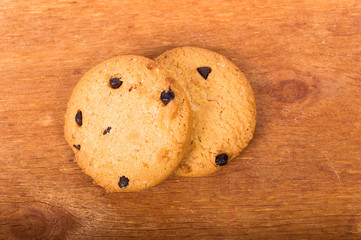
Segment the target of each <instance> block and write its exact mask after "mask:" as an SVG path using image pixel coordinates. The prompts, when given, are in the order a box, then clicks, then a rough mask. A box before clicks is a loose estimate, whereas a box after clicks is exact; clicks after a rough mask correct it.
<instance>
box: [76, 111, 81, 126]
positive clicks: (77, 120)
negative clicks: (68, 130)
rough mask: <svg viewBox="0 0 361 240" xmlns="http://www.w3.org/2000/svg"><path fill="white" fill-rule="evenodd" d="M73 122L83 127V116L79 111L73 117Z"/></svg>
mask: <svg viewBox="0 0 361 240" xmlns="http://www.w3.org/2000/svg"><path fill="white" fill-rule="evenodd" d="M75 122H76V123H77V124H78V125H79V126H81V125H83V114H82V113H81V111H78V112H77V113H76V115H75Z"/></svg>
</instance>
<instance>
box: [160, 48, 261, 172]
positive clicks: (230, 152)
mask: <svg viewBox="0 0 361 240" xmlns="http://www.w3.org/2000/svg"><path fill="white" fill-rule="evenodd" d="M155 60H156V62H158V63H159V64H160V66H163V67H164V68H166V69H167V71H168V72H169V74H170V76H171V77H172V78H174V79H176V80H178V81H179V83H180V84H182V86H183V88H184V90H185V91H186V93H187V95H188V97H189V100H190V103H191V107H192V112H193V133H192V137H191V146H190V149H189V152H188V153H187V154H186V156H185V159H184V160H183V161H182V163H181V165H180V167H179V168H178V169H177V170H176V172H175V173H176V174H178V175H181V176H191V177H197V176H205V175H208V174H211V173H213V172H216V171H217V170H219V169H221V168H222V166H225V165H227V163H229V162H230V161H231V160H232V159H234V158H235V157H236V156H238V155H239V154H240V153H241V151H242V150H243V149H244V148H245V147H246V146H247V145H248V143H249V141H250V140H251V139H252V138H253V132H254V129H255V125H256V104H255V99H254V95H253V92H252V89H251V86H250V84H249V83H248V81H247V79H246V77H245V76H244V74H243V73H242V72H241V71H240V70H239V69H238V67H237V66H236V65H234V64H233V63H232V62H231V61H229V60H228V59H226V58H225V57H224V56H222V55H220V54H218V53H215V52H212V51H209V50H206V49H201V48H195V47H180V48H175V49H172V50H169V51H166V52H165V53H163V54H162V55H160V56H159V57H157V58H156V59H155Z"/></svg>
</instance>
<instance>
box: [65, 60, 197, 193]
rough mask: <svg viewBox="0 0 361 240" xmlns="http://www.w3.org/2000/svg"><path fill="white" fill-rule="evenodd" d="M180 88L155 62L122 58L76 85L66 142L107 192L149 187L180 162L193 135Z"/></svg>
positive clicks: (97, 68) (67, 117) (92, 71)
mask: <svg viewBox="0 0 361 240" xmlns="http://www.w3.org/2000/svg"><path fill="white" fill-rule="evenodd" d="M191 120H192V118H191V109H190V105H189V101H188V99H187V96H186V94H185V92H184V91H183V89H182V87H181V86H180V85H179V83H178V82H177V81H175V80H174V79H172V78H170V77H169V75H168V73H167V72H166V71H165V70H164V69H162V68H161V67H159V66H158V65H157V63H156V62H154V61H153V60H150V59H148V58H145V57H141V56H119V57H115V58H112V59H109V60H107V61H105V62H103V63H100V64H99V65H97V66H95V67H93V68H92V69H90V70H89V71H88V72H87V73H86V74H85V75H84V76H83V77H82V78H81V80H80V81H79V83H78V84H77V85H76V86H75V88H74V90H73V93H72V95H71V98H70V100H69V103H68V108H67V111H66V114H65V127H64V130H65V138H66V140H67V142H68V143H69V145H70V146H71V147H72V149H73V150H74V153H75V156H76V160H77V163H78V164H79V166H80V167H81V168H82V170H83V171H84V172H85V173H86V174H88V175H90V176H91V177H92V178H93V179H94V182H95V183H96V184H98V185H100V186H102V187H104V188H105V189H106V190H107V191H109V192H121V191H124V192H131V191H139V190H142V189H146V188H149V187H151V186H154V185H156V184H158V183H160V182H161V181H162V180H164V179H165V178H166V177H167V176H169V175H170V174H171V173H172V172H173V171H174V170H175V169H176V168H177V167H178V165H179V163H180V161H181V160H182V158H183V156H184V153H185V148H186V147H187V146H188V145H189V140H190V134H191V126H192V124H191Z"/></svg>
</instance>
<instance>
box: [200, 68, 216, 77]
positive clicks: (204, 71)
mask: <svg viewBox="0 0 361 240" xmlns="http://www.w3.org/2000/svg"><path fill="white" fill-rule="evenodd" d="M197 71H198V72H199V74H200V75H202V77H203V78H204V79H207V77H208V75H209V74H210V73H211V71H212V69H211V68H210V67H199V68H197Z"/></svg>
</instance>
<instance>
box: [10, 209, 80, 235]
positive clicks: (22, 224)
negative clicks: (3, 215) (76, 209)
mask: <svg viewBox="0 0 361 240" xmlns="http://www.w3.org/2000/svg"><path fill="white" fill-rule="evenodd" d="M36 205H40V206H31V207H28V208H22V209H20V210H18V211H17V212H16V213H15V214H13V215H12V216H10V219H9V223H10V224H9V228H10V229H9V230H10V233H11V234H12V235H13V236H14V237H15V238H17V239H62V238H63V237H65V234H66V231H67V230H68V229H69V228H73V227H74V225H75V221H73V219H72V218H71V216H70V215H69V214H68V213H67V212H66V211H64V210H63V209H62V208H57V207H53V206H49V205H44V206H42V204H36Z"/></svg>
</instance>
